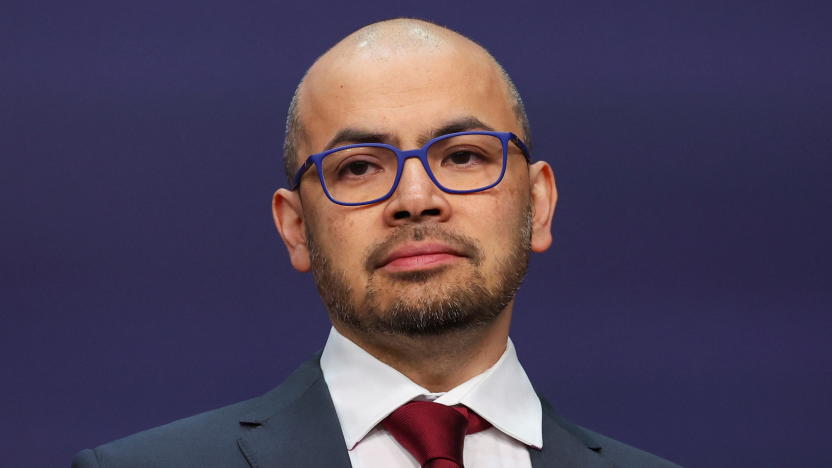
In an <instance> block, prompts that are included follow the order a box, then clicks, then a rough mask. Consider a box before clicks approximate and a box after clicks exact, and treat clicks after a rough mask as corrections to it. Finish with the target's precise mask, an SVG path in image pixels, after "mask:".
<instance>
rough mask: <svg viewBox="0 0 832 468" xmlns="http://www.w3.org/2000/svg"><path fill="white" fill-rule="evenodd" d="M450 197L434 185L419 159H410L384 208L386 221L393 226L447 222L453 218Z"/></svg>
mask: <svg viewBox="0 0 832 468" xmlns="http://www.w3.org/2000/svg"><path fill="white" fill-rule="evenodd" d="M447 196H448V194H446V193H445V192H443V191H442V190H440V189H439V187H437V186H436V185H435V184H434V183H433V181H432V180H431V178H430V176H428V173H427V171H426V169H425V167H424V166H422V163H421V161H420V160H419V159H418V158H407V159H405V160H404V166H403V167H402V175H401V178H400V179H399V185H398V187H396V191H395V192H394V193H393V195H391V196H390V199H389V200H388V203H387V205H386V206H385V208H384V218H385V221H386V222H387V223H388V224H390V225H401V224H407V223H413V222H424V221H434V222H442V221H445V220H447V218H448V217H449V216H450V214H451V207H450V204H449V203H448V199H447Z"/></svg>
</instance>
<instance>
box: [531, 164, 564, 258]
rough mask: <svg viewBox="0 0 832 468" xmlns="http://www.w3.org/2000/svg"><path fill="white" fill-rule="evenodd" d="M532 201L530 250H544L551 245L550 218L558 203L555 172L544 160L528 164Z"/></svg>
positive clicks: (552, 216)
mask: <svg viewBox="0 0 832 468" xmlns="http://www.w3.org/2000/svg"><path fill="white" fill-rule="evenodd" d="M529 183H530V184H531V202H532V210H533V213H534V214H533V216H532V246H531V247H532V251H534V252H545V251H546V250H547V249H548V248H549V246H551V245H552V218H554V215H555V205H557V203H558V190H557V186H556V185H555V173H554V172H553V171H552V166H550V165H549V163H547V162H546V161H538V162H536V163H534V164H532V165H530V166H529Z"/></svg>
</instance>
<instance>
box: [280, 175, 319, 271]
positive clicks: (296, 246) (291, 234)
mask: <svg viewBox="0 0 832 468" xmlns="http://www.w3.org/2000/svg"><path fill="white" fill-rule="evenodd" d="M272 216H273V217H274V225H275V226H276V227H277V232H279V233H280V238H281V239H283V243H284V244H285V245H286V250H287V251H288V252H289V260H290V261H291V262H292V266H293V267H295V270H298V271H300V272H307V271H309V269H310V267H311V262H310V260H309V247H308V246H307V245H306V226H305V224H304V223H305V220H304V219H303V206H301V201H300V196H299V195H298V192H295V191H291V190H287V189H285V188H281V189H278V190H277V191H276V192H275V193H274V197H273V198H272Z"/></svg>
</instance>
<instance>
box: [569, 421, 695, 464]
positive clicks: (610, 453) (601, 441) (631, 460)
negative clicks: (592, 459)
mask: <svg viewBox="0 0 832 468" xmlns="http://www.w3.org/2000/svg"><path fill="white" fill-rule="evenodd" d="M580 430H582V431H584V432H585V433H586V434H587V435H589V436H590V437H591V438H592V439H593V440H595V441H596V442H597V443H598V445H600V446H601V450H600V452H601V455H603V456H604V457H606V458H608V459H610V460H613V461H614V462H615V464H616V466H619V467H621V468H682V467H681V466H679V465H677V464H675V463H673V462H671V461H668V460H665V459H664V458H661V457H659V456H657V455H653V454H652V453H648V452H645V451H644V450H640V449H637V448H635V447H633V446H630V445H627V444H625V443H623V442H620V441H618V440H615V439H612V438H610V437H607V436H605V435H603V434H599V433H597V432H594V431H591V430H589V429H587V428H585V427H580Z"/></svg>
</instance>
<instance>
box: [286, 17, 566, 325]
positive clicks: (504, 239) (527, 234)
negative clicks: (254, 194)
mask: <svg viewBox="0 0 832 468" xmlns="http://www.w3.org/2000/svg"><path fill="white" fill-rule="evenodd" d="M466 130H497V131H501V132H513V133H515V134H517V135H519V136H520V137H521V138H523V137H527V136H528V122H527V120H526V118H525V112H524V111H523V109H522V104H521V103H520V99H519V95H518V94H517V92H516V90H515V88H514V86H513V85H512V84H511V81H510V80H509V79H508V75H507V74H505V72H504V71H503V70H502V68H501V67H500V66H499V65H498V64H497V62H496V61H495V60H494V59H493V57H491V55H490V54H488V52H486V51H485V50H484V49H482V48H481V47H480V46H478V45H477V44H475V43H474V42H472V41H470V40H469V39H467V38H465V37H463V36H461V35H459V34H457V33H454V32H452V31H450V30H447V29H445V28H442V27H439V26H436V25H433V24H431V23H427V22H423V21H419V20H405V19H402V20H391V21H385V22H381V23H376V24H373V25H370V26H367V27H365V28H362V29H360V30H359V31H356V32H355V33H353V34H351V35H349V36H348V37H346V38H345V39H343V40H342V41H341V42H339V43H338V44H336V45H335V46H334V47H333V48H332V49H330V50H329V51H327V52H326V53H325V54H324V55H323V56H321V57H320V58H319V59H318V60H317V61H316V62H315V63H314V64H313V65H312V67H311V68H310V69H309V71H308V72H307V74H306V76H305V77H304V79H303V81H302V83H301V85H300V86H299V87H298V90H297V92H296V95H295V98H294V99H293V101H292V106H291V109H290V116H289V119H288V122H287V143H286V155H285V156H286V166H287V168H288V171H289V173H290V174H291V173H293V172H294V170H295V169H296V168H297V167H298V166H299V165H300V164H301V163H302V162H303V160H304V159H305V158H306V156H308V155H309V154H313V153H318V152H321V151H323V150H325V149H329V148H332V147H333V146H342V145H347V144H357V143H373V142H375V143H387V144H390V145H394V146H397V147H398V148H400V149H405V150H409V149H414V148H418V147H421V146H422V145H423V144H424V143H425V141H427V140H429V139H430V138H431V137H435V136H438V135H441V134H447V133H452V132H457V131H466ZM505 167H506V172H505V176H504V178H503V180H502V181H501V182H500V183H499V184H498V185H496V186H494V187H492V188H490V189H488V190H485V191H482V192H477V193H472V194H464V195H463V194H452V193H447V192H444V191H442V190H440V189H439V188H438V187H437V186H436V185H434V183H433V182H432V181H431V179H430V178H429V177H428V175H427V173H426V171H425V169H424V168H423V167H422V165H421V163H420V162H419V160H418V159H415V158H414V159H408V160H407V162H406V163H405V164H404V166H403V169H402V173H401V179H400V182H399V185H398V188H397V190H396V191H395V192H394V193H393V194H392V195H391V196H390V197H389V198H388V199H386V200H384V201H381V202H378V203H374V204H370V205H363V206H342V205H337V204H335V203H333V202H331V201H330V200H329V199H327V198H326V196H325V195H324V192H323V188H322V187H321V184H320V183H319V182H318V178H317V176H316V174H315V172H316V168H315V167H312V168H310V169H309V170H307V171H306V172H305V173H304V175H303V177H302V179H301V184H300V186H299V187H298V189H297V190H295V191H289V190H286V189H281V190H279V191H278V192H277V193H276V194H275V199H274V214H275V222H276V224H277V227H278V230H279V231H280V234H281V236H282V238H283V240H284V242H285V243H286V246H287V248H288V251H289V255H290V258H291V261H292V264H293V265H294V267H295V268H296V269H298V270H300V271H308V270H310V269H311V270H312V271H313V274H314V277H315V281H316V284H317V286H318V290H319V292H320V293H321V296H322V297H323V299H324V302H325V304H326V305H327V308H328V309H329V312H330V315H331V317H332V319H333V321H334V322H335V324H336V326H346V327H351V328H352V329H353V330H355V331H358V332H366V333H371V332H379V331H380V332H386V333H394V334H410V335H413V334H441V333H444V332H446V331H449V330H458V329H462V328H471V327H477V326H481V325H485V324H488V323H491V322H492V321H493V320H494V319H495V318H496V317H498V316H500V314H501V313H503V312H504V311H506V310H507V309H510V305H511V303H512V301H513V298H514V293H515V292H516V289H517V287H518V286H519V284H520V281H521V280H522V277H523V275H524V273H525V269H526V264H527V260H528V254H529V250H535V251H543V250H545V249H547V248H548V247H549V245H550V243H551V234H550V224H551V218H552V213H553V210H554V205H555V199H556V196H555V191H554V179H553V175H552V172H551V169H550V168H549V166H548V165H547V164H546V163H544V162H538V163H535V164H531V165H529V163H528V162H527V160H526V159H525V158H524V157H523V155H522V153H521V151H520V150H519V148H518V147H517V146H516V145H515V144H514V143H509V144H508V158H507V160H506V166H505Z"/></svg>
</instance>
